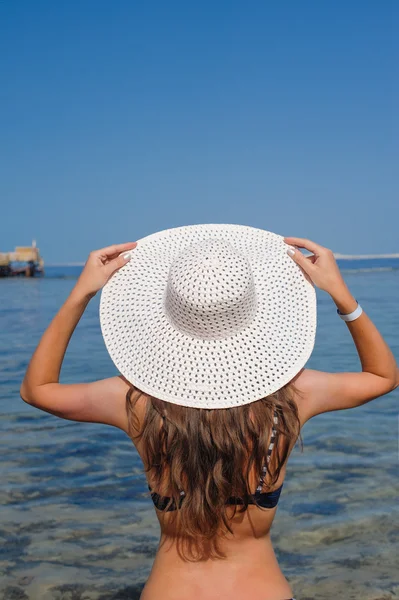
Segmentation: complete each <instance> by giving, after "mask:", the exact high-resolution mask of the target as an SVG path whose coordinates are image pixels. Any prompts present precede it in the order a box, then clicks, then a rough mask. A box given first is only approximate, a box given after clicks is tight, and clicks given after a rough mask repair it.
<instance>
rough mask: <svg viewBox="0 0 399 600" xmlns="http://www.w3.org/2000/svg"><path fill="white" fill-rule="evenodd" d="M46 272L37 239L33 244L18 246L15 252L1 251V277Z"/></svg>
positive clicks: (36, 274) (27, 275)
mask: <svg viewBox="0 0 399 600" xmlns="http://www.w3.org/2000/svg"><path fill="white" fill-rule="evenodd" d="M43 274H44V261H43V259H42V257H41V256H40V252H39V248H37V246H36V242H35V240H33V242H32V246H17V247H16V248H15V250H14V252H0V277H17V276H20V277H36V276H38V275H43Z"/></svg>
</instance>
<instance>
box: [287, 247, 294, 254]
mask: <svg viewBox="0 0 399 600" xmlns="http://www.w3.org/2000/svg"><path fill="white" fill-rule="evenodd" d="M287 254H289V255H290V256H294V254H295V248H293V247H292V246H289V247H288V248H287Z"/></svg>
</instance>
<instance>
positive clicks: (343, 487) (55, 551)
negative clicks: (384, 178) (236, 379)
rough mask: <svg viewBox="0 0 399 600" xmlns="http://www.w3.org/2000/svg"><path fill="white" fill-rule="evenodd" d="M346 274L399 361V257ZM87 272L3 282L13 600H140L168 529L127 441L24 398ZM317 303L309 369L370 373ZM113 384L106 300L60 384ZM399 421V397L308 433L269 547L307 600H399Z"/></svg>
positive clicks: (0, 476)
mask: <svg viewBox="0 0 399 600" xmlns="http://www.w3.org/2000/svg"><path fill="white" fill-rule="evenodd" d="M338 264H339V266H340V268H341V271H342V273H343V275H344V278H345V280H346V282H347V284H348V286H349V288H350V290H351V291H352V294H353V295H354V296H355V297H356V298H357V300H358V301H359V302H360V304H361V305H362V307H363V309H364V310H365V311H366V312H367V314H368V315H369V316H370V317H371V319H372V320H373V321H374V323H375V324H376V325H377V327H378V329H379V330H380V331H381V333H382V335H383V336H384V338H385V339H386V341H387V343H388V344H389V345H390V347H391V349H392V351H393V353H394V354H395V356H396V358H397V360H399V302H398V298H399V258H374V259H356V260H355V259H342V260H338ZM81 268H82V267H79V266H62V265H60V266H48V267H46V272H45V276H44V277H42V278H34V279H23V278H12V279H2V280H0V453H1V459H0V484H1V485H0V599H2V600H122V599H130V600H134V599H138V598H139V597H140V593H141V590H142V588H143V586H144V583H145V581H146V578H147V577H148V575H149V572H150V570H151V566H152V562H153V559H154V556H155V553H156V549H157V544H158V540H159V525H158V521H157V518H156V516H155V513H154V509H153V506H152V503H151V499H150V498H149V496H148V493H147V488H146V480H145V476H144V472H143V468H142V463H141V461H140V458H139V456H138V454H137V452H136V451H135V449H134V447H133V445H132V443H131V441H130V440H129V438H128V437H127V436H126V434H124V433H123V432H122V431H120V430H118V429H116V428H112V427H107V426H105V425H98V424H92V423H75V422H72V421H67V420H62V419H59V418H56V417H55V416H53V415H51V414H48V413H46V412H42V411H40V410H37V409H35V408H33V407H31V406H29V405H27V404H26V403H24V402H23V401H22V400H21V399H20V397H19V386H20V383H21V380H22V378H23V375H24V372H25V370H26V367H27V364H28V361H29V359H30V357H31V355H32V353H33V351H34V349H35V347H36V345H37V343H38V341H39V339H40V336H41V334H42V333H43V331H44V330H45V328H46V326H47V325H48V324H49V322H50V320H51V319H52V317H53V316H54V315H55V314H56V312H57V310H58V308H59V307H60V306H61V304H62V303H63V302H64V300H65V299H66V297H67V296H68V294H69V292H70V291H71V289H72V287H73V285H74V283H75V281H76V278H77V276H78V275H79V273H80V271H81ZM317 301H318V328H317V335H316V344H315V348H314V352H313V354H312V356H311V358H310V360H309V361H308V363H307V367H308V368H312V369H320V370H324V371H330V372H336V371H358V370H360V368H361V367H360V361H359V358H358V356H357V353H356V349H355V346H354V344H353V341H352V338H351V336H350V334H349V331H348V329H347V327H346V325H345V323H344V322H343V321H342V320H341V319H339V318H338V316H337V314H336V307H335V305H334V303H333V301H332V300H331V298H330V296H329V295H328V294H326V293H325V292H323V291H320V290H317ZM115 374H116V371H115V367H114V366H113V364H112V362H111V360H110V358H109V356H108V354H107V352H106V349H105V346H104V343H103V340H102V336H101V331H100V325H99V298H98V297H95V298H94V299H93V300H92V301H91V303H90V304H89V306H88V308H87V310H86V312H85V314H84V315H83V317H82V319H81V322H80V323H79V325H78V327H77V329H76V332H75V334H74V335H73V337H72V340H71V343H70V346H69V348H68V350H67V353H66V357H65V361H64V365H63V369H62V373H61V381H62V382H64V383H76V382H86V381H93V380H96V379H101V378H104V377H108V376H113V375H115ZM398 409H399V388H397V389H396V390H394V391H392V392H391V393H389V394H386V395H385V396H382V397H380V398H378V399H376V400H374V401H373V402H370V403H368V404H365V405H363V406H362V407H360V408H356V409H351V410H346V411H337V412H333V413H326V414H324V415H320V416H318V417H315V418H314V419H312V420H310V421H309V422H308V423H306V425H305V426H304V428H303V431H302V437H303V450H301V448H300V445H299V444H298V445H297V447H296V448H295V449H294V451H293V453H292V455H291V458H290V461H289V464H288V469H287V477H286V481H285V484H284V490H283V493H282V496H281V499H280V503H279V506H278V509H277V515H276V518H275V522H274V525H273V529H272V534H271V535H272V540H273V543H274V547H275V552H276V555H277V558H278V560H279V563H280V565H281V568H282V570H283V572H284V574H285V576H286V577H287V579H288V580H289V582H290V584H291V585H292V588H293V590H294V593H295V597H296V599H297V600H337V599H341V600H352V599H353V600H388V599H392V600H393V599H397V598H398V597H399V568H398V555H399V519H398V516H399V515H398V513H399V510H398V491H399V490H398V474H399V469H398V465H399V452H398V437H399V417H398ZM259 600H261V599H259ZM276 600H277V599H276Z"/></svg>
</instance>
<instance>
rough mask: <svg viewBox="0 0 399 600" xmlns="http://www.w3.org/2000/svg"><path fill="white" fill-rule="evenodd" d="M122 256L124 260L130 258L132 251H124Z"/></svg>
mask: <svg viewBox="0 0 399 600" xmlns="http://www.w3.org/2000/svg"><path fill="white" fill-rule="evenodd" d="M123 258H124V259H125V260H130V259H131V258H132V253H131V252H125V254H124V255H123Z"/></svg>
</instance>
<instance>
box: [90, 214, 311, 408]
mask: <svg viewBox="0 0 399 600" xmlns="http://www.w3.org/2000/svg"><path fill="white" fill-rule="evenodd" d="M287 247H288V246H287V244H285V242H284V241H283V236H281V235H277V234H275V233H272V232H270V231H265V230H263V229H257V228H255V227H249V226H246V225H233V224H227V225H226V224H200V225H188V226H184V227H176V228H173V229H166V230H163V231H159V232H157V233H153V234H151V235H148V236H146V237H144V238H142V239H139V240H137V246H136V248H135V249H134V250H133V251H132V258H131V260H130V261H129V262H128V263H126V264H125V265H124V266H123V267H122V268H121V269H119V270H118V271H117V272H116V273H115V274H114V275H113V276H112V277H111V279H110V280H109V281H108V283H107V284H106V285H105V286H104V288H103V290H102V294H101V302H100V323H101V330H102V334H103V337H104V341H105V345H106V347H107V349H108V352H109V354H110V356H111V358H112V360H113V362H114V364H115V365H116V367H117V369H118V370H119V372H120V373H121V374H122V375H123V376H124V377H125V378H126V379H127V380H128V381H129V382H130V383H131V384H133V385H134V386H135V387H137V388H138V389H140V390H141V391H143V392H145V393H147V394H150V395H152V396H155V397H156V398H159V399H161V400H166V401H168V402H172V403H174V404H180V405H182V406H188V407H195V408H207V409H215V408H230V407H233V406H241V405H243V404H248V403H250V402H254V401H255V400H259V399H261V398H263V397H265V396H267V395H269V394H272V393H273V392H275V391H277V390H278V389H280V388H281V387H283V386H284V385H285V384H287V383H288V382H289V381H290V380H291V379H292V378H293V377H294V376H295V375H296V374H297V373H298V372H299V371H300V370H301V369H302V367H303V366H304V365H305V363H306V362H307V360H308V359H309V357H310V355H311V353H312V350H313V347H314V342H315V334H316V315H317V311H316V293H315V288H314V286H313V284H312V282H311V281H310V279H309V278H308V277H307V276H306V275H305V274H304V272H303V271H302V269H301V268H300V267H299V266H298V265H297V264H296V263H295V262H294V261H293V260H292V258H290V257H289V256H288V255H287Z"/></svg>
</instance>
